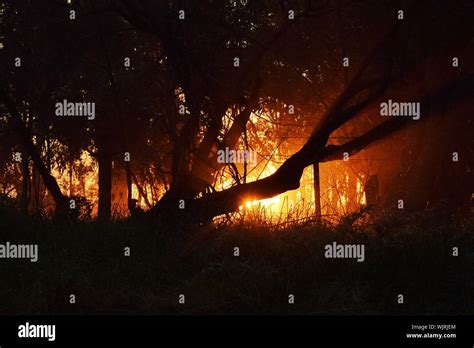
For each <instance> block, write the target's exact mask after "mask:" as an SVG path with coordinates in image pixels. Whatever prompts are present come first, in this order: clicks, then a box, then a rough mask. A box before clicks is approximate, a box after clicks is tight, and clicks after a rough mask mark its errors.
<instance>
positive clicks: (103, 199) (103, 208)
mask: <svg viewBox="0 0 474 348" xmlns="http://www.w3.org/2000/svg"><path fill="white" fill-rule="evenodd" d="M98 162H99V212H98V216H99V220H102V221H109V220H110V215H111V212H112V205H111V193H112V157H111V156H110V155H108V154H104V153H99V156H98Z"/></svg>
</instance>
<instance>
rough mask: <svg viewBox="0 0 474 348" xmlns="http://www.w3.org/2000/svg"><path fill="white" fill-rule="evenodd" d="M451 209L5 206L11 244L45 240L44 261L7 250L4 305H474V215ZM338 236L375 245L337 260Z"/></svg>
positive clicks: (0, 280)
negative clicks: (214, 218) (254, 213)
mask: <svg viewBox="0 0 474 348" xmlns="http://www.w3.org/2000/svg"><path fill="white" fill-rule="evenodd" d="M442 216H444V215H443V214H441V213H440V211H437V210H430V211H425V212H423V213H404V212H385V213H383V214H378V215H377V216H372V217H369V216H368V215H367V214H366V213H364V212H361V213H360V214H359V215H352V216H347V217H345V218H343V219H342V220H341V222H340V223H339V224H336V225H329V224H315V223H314V222H303V223H299V224H295V225H279V226H273V227H272V226H271V225H269V224H259V223H256V222H252V221H248V220H247V221H245V222H242V221H241V222H238V221H237V222H234V223H232V224H230V225H220V226H206V227H201V228H198V229H196V228H190V227H189V226H186V224H184V223H180V224H179V225H178V224H176V225H173V224H160V223H157V224H155V225H150V224H145V223H139V222H136V221H122V222H120V221H119V222H114V223H110V224H101V223H98V222H79V223H74V224H53V223H51V222H48V221H35V220H33V219H32V218H28V217H25V216H21V215H19V214H17V213H16V212H15V211H14V210H12V209H8V208H6V207H1V209H0V231H1V235H0V236H1V237H0V243H5V242H6V241H10V242H11V243H17V244H21V243H28V244H30V243H38V244H39V261H38V262H37V263H31V262H30V261H28V260H11V259H10V260H9V259H0V314H473V313H474V301H473V294H474V281H473V279H472V274H474V234H473V231H474V229H473V227H474V221H473V219H472V218H471V219H461V218H454V217H449V218H446V217H442ZM333 241H337V242H338V243H356V244H360V243H363V244H365V252H366V255H365V262H362V263H358V262H356V261H355V260H352V259H326V258H325V257H324V246H325V245H326V244H330V243H332V242H333ZM126 246H128V247H130V248H131V256H130V257H125V256H124V248H125V247H126ZM454 246H457V247H458V248H459V256H457V257H455V256H452V247H454ZM234 247H239V249H240V256H238V257H235V256H234ZM70 294H75V295H76V304H74V305H72V304H70V303H69V295H70ZM179 294H184V295H185V297H186V303H185V304H184V305H183V304H179V303H178V296H179ZM289 294H294V296H295V304H292V305H290V304H288V295H289ZM398 294H403V295H404V297H405V303H404V304H401V305H400V304H398V303H397V295H398Z"/></svg>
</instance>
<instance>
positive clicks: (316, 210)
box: [313, 162, 321, 220]
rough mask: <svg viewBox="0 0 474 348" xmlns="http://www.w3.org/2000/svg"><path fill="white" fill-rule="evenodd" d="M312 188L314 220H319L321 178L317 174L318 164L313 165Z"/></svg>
mask: <svg viewBox="0 0 474 348" xmlns="http://www.w3.org/2000/svg"><path fill="white" fill-rule="evenodd" d="M313 173H314V179H313V186H314V215H315V217H316V220H320V219H321V177H320V174H319V162H315V163H313Z"/></svg>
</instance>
